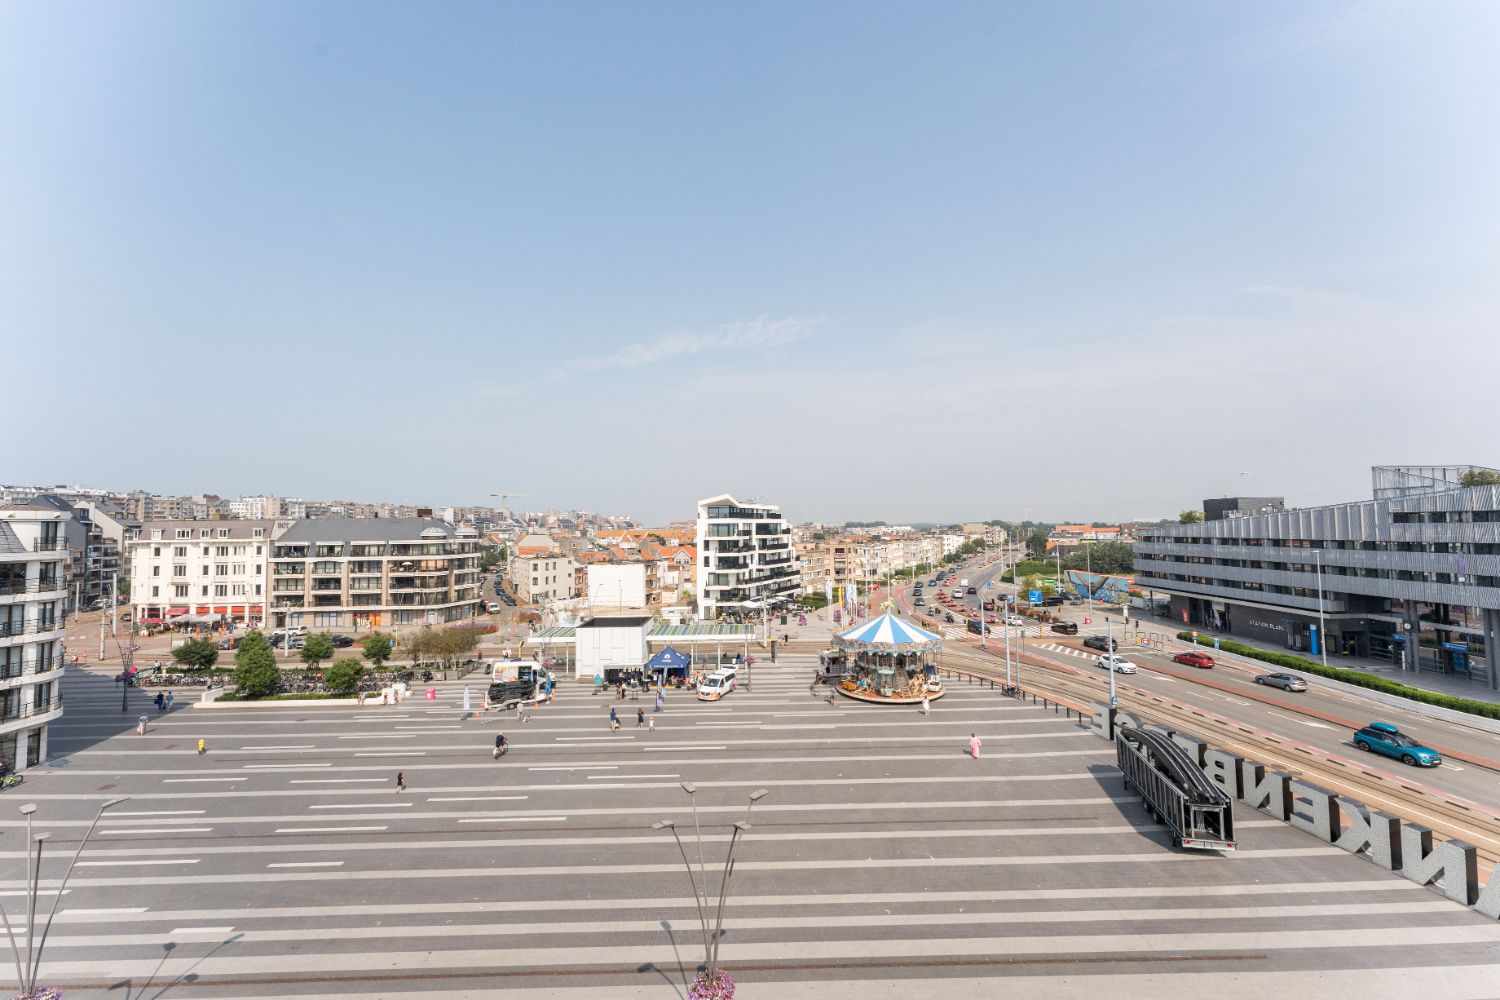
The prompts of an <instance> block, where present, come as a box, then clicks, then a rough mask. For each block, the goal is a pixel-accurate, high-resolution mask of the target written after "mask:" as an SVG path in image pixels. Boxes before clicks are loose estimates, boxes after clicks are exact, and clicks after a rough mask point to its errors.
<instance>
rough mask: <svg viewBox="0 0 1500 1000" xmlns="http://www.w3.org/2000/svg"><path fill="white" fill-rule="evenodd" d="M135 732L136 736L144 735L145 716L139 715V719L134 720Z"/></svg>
mask: <svg viewBox="0 0 1500 1000" xmlns="http://www.w3.org/2000/svg"><path fill="white" fill-rule="evenodd" d="M135 734H136V735H137V736H145V735H146V717H145V716H144V715H143V716H141V717H140V718H139V719H137V720H136V723H135Z"/></svg>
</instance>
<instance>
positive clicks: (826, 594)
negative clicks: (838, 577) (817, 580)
mask: <svg viewBox="0 0 1500 1000" xmlns="http://www.w3.org/2000/svg"><path fill="white" fill-rule="evenodd" d="M823 603H824V604H829V605H831V604H833V581H832V580H824V581H823Z"/></svg>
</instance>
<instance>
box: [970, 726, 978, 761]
mask: <svg viewBox="0 0 1500 1000" xmlns="http://www.w3.org/2000/svg"><path fill="white" fill-rule="evenodd" d="M980 746H981V744H980V741H979V737H978V736H976V735H974V734H973V733H970V734H969V756H970V757H973V758H974V759H975V760H978V759H979V747H980Z"/></svg>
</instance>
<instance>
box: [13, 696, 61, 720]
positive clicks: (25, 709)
mask: <svg viewBox="0 0 1500 1000" xmlns="http://www.w3.org/2000/svg"><path fill="white" fill-rule="evenodd" d="M62 706H63V700H62V695H58V696H57V697H56V698H53V699H52V700H51V701H44V702H42V703H41V704H37V703H36V702H34V701H33V702H28V703H26V704H24V705H23V704H20V703H17V704H16V705H15V706H14V707H13V708H11V710H10V711H8V712H0V725H3V724H4V723H7V722H16V721H17V720H20V719H30V718H33V717H35V716H38V715H46V714H47V713H48V712H55V711H57V710H58V709H59V708H62Z"/></svg>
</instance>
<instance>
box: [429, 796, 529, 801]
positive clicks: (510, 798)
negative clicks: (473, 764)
mask: <svg viewBox="0 0 1500 1000" xmlns="http://www.w3.org/2000/svg"><path fill="white" fill-rule="evenodd" d="M529 798H531V796H529V795H458V796H454V797H452V798H442V799H436V798H430V799H428V800H427V801H428V802H516V801H520V800H521V799H529Z"/></svg>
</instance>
